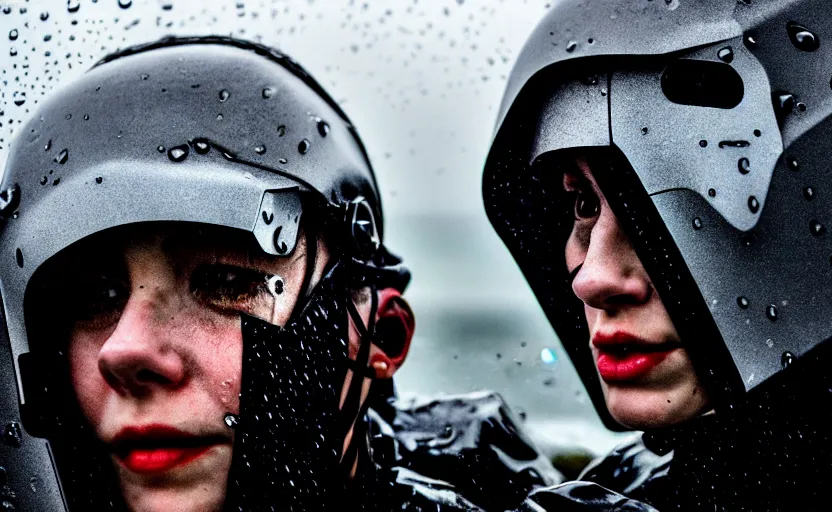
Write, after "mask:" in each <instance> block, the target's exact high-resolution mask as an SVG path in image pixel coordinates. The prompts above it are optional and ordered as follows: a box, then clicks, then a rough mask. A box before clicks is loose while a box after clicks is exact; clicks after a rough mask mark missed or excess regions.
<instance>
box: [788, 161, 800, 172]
mask: <svg viewBox="0 0 832 512" xmlns="http://www.w3.org/2000/svg"><path fill="white" fill-rule="evenodd" d="M786 165H787V166H789V169H791V170H793V171H796V170H797V168H798V163H797V159H796V158H789V159H788V160H786Z"/></svg>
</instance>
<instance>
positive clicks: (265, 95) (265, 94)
mask: <svg viewBox="0 0 832 512" xmlns="http://www.w3.org/2000/svg"><path fill="white" fill-rule="evenodd" d="M273 95H274V89H272V88H271V87H266V88H265V89H263V99H264V100H267V99H269V98H271V97H272V96H273Z"/></svg>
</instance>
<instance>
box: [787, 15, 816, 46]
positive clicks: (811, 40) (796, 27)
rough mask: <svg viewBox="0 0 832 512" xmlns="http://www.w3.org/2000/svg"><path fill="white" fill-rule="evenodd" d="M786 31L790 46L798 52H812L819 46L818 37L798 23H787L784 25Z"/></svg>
mask: <svg viewBox="0 0 832 512" xmlns="http://www.w3.org/2000/svg"><path fill="white" fill-rule="evenodd" d="M786 31H787V32H788V33H789V39H791V41H792V44H793V45H794V46H795V48H797V49H798V50H802V51H804V52H813V51H815V50H817V49H818V47H819V46H820V41H819V40H818V36H816V35H815V34H814V33H813V32H812V31H811V30H809V29H808V28H806V27H804V26H803V25H800V24H799V23H795V22H793V21H792V22H789V23H788V24H787V25H786Z"/></svg>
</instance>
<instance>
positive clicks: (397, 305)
mask: <svg viewBox="0 0 832 512" xmlns="http://www.w3.org/2000/svg"><path fill="white" fill-rule="evenodd" d="M414 327H415V321H414V319H413V311H412V310H411V309H410V305H409V304H408V303H407V301H406V300H404V298H403V297H402V294H401V292H399V291H398V290H396V289H395V288H384V289H383V290H379V291H378V312H377V313H376V328H375V336H374V343H373V350H372V352H371V355H370V366H371V367H372V368H374V369H375V371H376V378H378V379H389V378H391V377H393V374H395V373H396V371H397V370H398V369H399V367H400V366H401V365H402V364H403V363H404V360H405V359H406V358H407V353H408V351H409V350H410V341H411V340H412V339H413V329H414Z"/></svg>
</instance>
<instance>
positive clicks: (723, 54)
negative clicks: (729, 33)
mask: <svg viewBox="0 0 832 512" xmlns="http://www.w3.org/2000/svg"><path fill="white" fill-rule="evenodd" d="M716 56H717V57H719V60H721V61H722V62H724V63H726V64H730V63H731V62H732V61H733V60H734V49H733V48H731V47H730V46H726V47H724V48H720V50H719V51H718V52H716Z"/></svg>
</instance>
